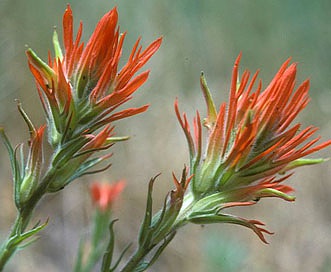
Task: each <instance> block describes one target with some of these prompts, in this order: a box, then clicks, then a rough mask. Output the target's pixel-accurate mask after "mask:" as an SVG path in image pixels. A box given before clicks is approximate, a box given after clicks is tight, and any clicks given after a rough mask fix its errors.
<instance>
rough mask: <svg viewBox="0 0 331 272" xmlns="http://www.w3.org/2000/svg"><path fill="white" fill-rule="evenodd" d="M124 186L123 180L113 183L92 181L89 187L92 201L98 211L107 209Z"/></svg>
mask: <svg viewBox="0 0 331 272" xmlns="http://www.w3.org/2000/svg"><path fill="white" fill-rule="evenodd" d="M124 187H125V181H124V180H120V181H117V182H115V183H113V184H109V183H100V182H94V183H92V185H91V187H90V194H91V198H92V201H93V203H94V204H95V205H96V207H97V208H98V209H99V210H100V211H106V210H109V209H110V208H111V206H112V205H113V203H114V201H115V200H116V199H117V198H118V196H119V195H120V194H121V193H122V191H123V189H124Z"/></svg>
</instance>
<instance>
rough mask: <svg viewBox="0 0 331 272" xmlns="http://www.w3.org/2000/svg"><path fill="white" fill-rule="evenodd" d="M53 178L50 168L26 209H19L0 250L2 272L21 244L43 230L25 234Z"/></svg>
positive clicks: (37, 229) (25, 206)
mask: <svg viewBox="0 0 331 272" xmlns="http://www.w3.org/2000/svg"><path fill="white" fill-rule="evenodd" d="M53 177H54V170H53V169H52V168H50V169H49V170H48V172H47V173H46V174H45V176H44V178H43V180H42V182H41V183H40V184H39V186H38V188H37V189H36V191H35V192H34V193H33V195H32V196H31V198H30V199H29V201H28V202H27V203H26V204H25V205H24V207H22V208H20V209H19V212H18V214H17V217H16V219H15V222H14V224H13V227H12V230H11V232H10V234H9V236H8V238H7V240H6V241H5V242H4V243H3V245H2V246H1V248H0V271H3V269H4V267H5V265H6V263H7V262H8V261H9V259H10V257H11V256H12V255H13V254H14V253H15V251H16V250H17V248H19V246H20V244H21V242H23V241H24V240H25V239H27V238H29V237H31V236H32V235H33V234H35V233H37V232H38V231H39V230H40V229H42V228H43V227H40V226H36V227H34V228H33V229H32V230H31V231H28V232H25V230H26V228H27V226H28V224H29V222H30V220H31V217H32V215H33V212H34V209H35V207H36V205H37V204H38V202H39V201H40V199H41V198H42V197H43V196H44V195H45V194H46V191H47V186H48V184H49V183H50V182H51V181H52V179H53ZM45 225H46V224H45ZM45 225H44V226H45Z"/></svg>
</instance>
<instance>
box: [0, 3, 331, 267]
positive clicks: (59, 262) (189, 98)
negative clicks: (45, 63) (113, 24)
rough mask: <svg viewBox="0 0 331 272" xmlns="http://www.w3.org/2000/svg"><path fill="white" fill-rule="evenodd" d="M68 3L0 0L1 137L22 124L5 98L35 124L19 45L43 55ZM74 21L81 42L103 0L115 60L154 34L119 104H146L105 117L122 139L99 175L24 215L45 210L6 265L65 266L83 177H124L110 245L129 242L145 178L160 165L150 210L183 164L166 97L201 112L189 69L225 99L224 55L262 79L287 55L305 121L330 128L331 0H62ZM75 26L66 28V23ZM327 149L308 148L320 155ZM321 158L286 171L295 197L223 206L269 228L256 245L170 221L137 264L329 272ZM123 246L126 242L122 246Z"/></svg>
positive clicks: (8, 190)
mask: <svg viewBox="0 0 331 272" xmlns="http://www.w3.org/2000/svg"><path fill="white" fill-rule="evenodd" d="M67 2H68V0H48V1H44V0H28V1H27V0H0V124H1V126H4V127H5V129H6V132H7V134H8V136H9V137H10V139H11V141H12V143H15V144H18V143H21V142H24V141H26V139H27V137H28V133H27V129H26V127H25V124H24V122H23V121H22V119H21V117H20V116H19V114H18V112H17V110H16V103H15V102H14V99H16V98H18V99H20V100H21V102H22V104H23V107H24V108H25V110H26V112H27V113H28V114H29V115H30V117H31V119H32V120H33V121H34V123H35V124H38V125H41V124H43V122H44V118H43V113H42V108H41V105H40V102H39V99H38V96H37V92H36V88H35V85H34V81H33V78H32V76H31V74H30V72H29V70H28V67H27V64H26V57H25V53H24V51H25V45H28V46H30V47H32V48H33V49H34V50H35V52H37V54H38V55H39V56H40V57H41V58H43V59H46V58H47V52H48V50H49V49H50V50H52V44H51V38H52V32H53V26H58V32H59V34H60V35H61V33H62V29H61V28H62V22H61V20H62V14H63V12H64V10H65V8H66V4H67ZM69 2H70V4H71V6H72V9H73V13H74V19H75V24H76V27H77V25H78V23H79V21H80V20H82V21H83V24H84V28H83V31H84V32H83V33H84V34H83V40H84V41H87V39H88V37H89V36H90V34H91V33H92V31H93V29H94V27H95V25H96V23H97V21H98V20H99V19H100V18H101V16H102V15H103V14H104V13H106V12H107V11H108V10H110V9H111V8H112V7H113V6H114V5H116V6H117V7H118V11H119V22H120V26H121V30H122V31H128V35H127V39H126V43H125V45H124V49H125V50H126V51H125V52H124V56H123V60H125V59H126V57H127V56H128V54H129V51H130V50H131V48H132V45H133V43H134V42H135V40H136V39H137V38H138V36H140V35H141V36H142V37H143V39H142V43H143V45H144V46H147V45H148V44H149V43H150V42H151V41H152V40H154V39H156V38H157V37H159V36H161V35H162V36H163V37H164V40H163V44H162V47H161V49H160V50H159V52H157V54H156V55H155V56H154V57H153V58H152V60H151V61H150V62H149V63H148V65H147V68H151V69H152V72H151V74H150V79H149V81H148V83H147V84H145V85H144V86H143V88H141V89H140V90H139V91H138V93H137V94H136V95H135V98H134V99H133V100H132V101H130V103H129V104H130V105H129V106H140V105H142V104H145V103H150V104H151V106H150V108H149V111H148V112H146V113H144V114H142V115H140V116H136V117H133V118H131V119H128V120H124V121H121V122H120V123H117V124H116V129H117V135H130V136H131V139H130V141H128V142H125V143H120V144H117V145H116V146H115V147H114V148H113V150H112V151H113V152H114V156H113V157H112V158H111V161H112V163H113V166H112V167H111V169H110V170H108V171H107V172H105V173H103V174H99V175H95V176H90V177H88V178H83V179H80V180H77V181H75V182H74V183H72V184H71V185H70V186H68V187H67V188H66V189H65V190H64V191H62V192H60V193H58V194H55V195H49V196H47V197H46V198H45V199H44V200H43V201H42V202H41V203H40V205H39V206H38V209H37V211H36V214H35V219H34V220H33V222H36V221H38V220H39V219H40V220H46V219H47V218H50V221H49V225H48V226H47V228H46V229H45V230H44V231H42V233H41V235H40V238H39V240H38V241H37V242H36V243H34V244H33V245H31V246H30V247H29V249H28V250H22V251H20V252H18V253H17V254H16V256H15V257H14V258H13V259H12V260H11V261H10V263H9V265H8V267H7V270H6V271H18V272H21V271H22V272H25V271H48V272H59V271H71V270H72V266H73V263H74V260H75V256H76V252H77V248H78V244H79V240H80V238H81V237H82V236H86V235H88V233H89V220H90V218H91V213H92V205H91V201H90V198H89V195H88V188H89V187H88V186H89V184H90V182H91V181H95V180H100V181H109V182H112V181H115V180H118V179H122V178H124V179H126V180H127V185H128V186H127V187H126V189H125V191H124V193H123V195H122V197H121V198H120V199H119V201H118V202H117V203H116V205H115V207H114V209H115V211H114V212H115V216H116V217H117V218H119V219H120V221H119V222H118V223H116V225H115V230H116V233H117V237H116V239H117V245H116V246H117V250H118V252H120V251H121V249H123V248H124V247H125V246H126V244H127V243H129V242H130V241H132V240H134V239H135V237H136V235H137V232H138V230H139V224H140V220H141V219H142V216H143V213H144V207H145V196H146V190H147V183H148V180H149V179H150V177H152V176H154V175H156V174H157V173H159V172H161V173H162V175H161V176H160V177H159V178H158V182H157V183H156V186H155V209H158V207H161V205H162V201H163V198H164V196H165V195H166V192H167V191H168V190H170V189H171V188H172V186H173V185H172V178H171V172H172V171H175V173H177V175H179V174H180V171H181V169H182V167H183V165H184V163H188V151H187V146H186V142H185V139H184V136H183V133H182V131H181V129H180V127H179V125H178V123H177V121H176V118H175V114H174V111H173V102H174V100H175V98H176V97H178V99H179V104H180V109H181V110H182V111H185V112H186V113H187V114H188V115H189V116H191V117H192V119H193V115H194V112H195V110H196V109H200V112H201V114H202V115H204V114H205V112H204V101H203V99H202V95H201V93H200V87H199V75H200V72H201V71H202V70H203V71H204V72H205V74H206V77H207V80H208V83H209V87H210V88H211V89H212V90H213V94H214V98H215V100H216V101H217V102H218V103H221V102H222V101H224V100H225V99H227V96H228V90H229V84H230V75H231V69H232V66H233V62H234V60H235V58H236V57H237V55H238V54H239V52H242V53H243V57H242V61H241V71H243V70H244V69H246V68H247V69H249V70H250V71H252V72H255V70H257V69H261V72H260V78H262V80H263V83H264V85H263V86H266V85H267V83H268V82H269V81H270V79H271V78H272V76H273V75H274V74H275V73H276V71H277V69H278V68H279V66H280V65H281V63H283V61H285V60H286V59H287V58H288V57H290V56H291V57H292V59H293V61H294V62H298V63H299V66H298V78H299V81H302V80H304V79H305V78H310V79H311V92H310V94H311V97H312V101H311V103H310V104H309V106H308V107H307V109H306V110H305V111H304V112H303V113H302V114H301V115H300V117H299V120H298V121H300V122H302V123H303V124H304V125H305V126H307V125H309V124H314V125H316V126H318V127H320V132H319V133H320V134H321V135H322V137H323V139H325V140H326V139H328V138H330V136H331V121H330V119H331V118H330V117H331V107H330V102H331V90H330V86H331V64H330V60H331V50H330V49H331V2H330V1H328V0H320V1H308V0H283V1H272V0H256V1H244V0H241V1H239V0H233V1H219V0H204V1H202V0H199V1H198V0H180V1H156V0H140V1H128V0H127V1H125V0H123V1H120V0H118V1H114V0H95V1H90V0H79V1H78V0H77V1H74V0H72V1H69ZM76 29H77V28H76ZM329 151H330V149H328V150H325V151H322V152H320V153H319V155H318V156H324V157H328V156H330V154H329V153H330V152H329ZM330 173H331V170H330V162H327V163H324V164H322V165H318V166H315V167H307V168H303V169H300V170H298V171H297V173H296V174H295V175H294V177H292V178H291V179H290V180H289V181H288V183H289V184H290V185H292V186H294V188H295V189H296V193H295V194H296V196H297V200H296V201H295V203H287V202H283V201H281V200H272V199H271V200H268V199H266V200H262V201H260V202H259V204H258V205H255V207H249V208H241V209H233V213H235V214H238V215H241V216H243V217H246V218H251V219H253V218H254V219H259V220H262V221H263V222H265V223H266V224H267V228H268V229H269V230H271V231H274V232H275V234H274V235H273V236H269V237H267V239H268V241H269V242H270V244H269V245H265V244H263V243H262V242H261V241H260V240H259V239H258V238H257V237H256V235H255V234H254V233H253V232H252V231H250V230H248V229H245V228H241V227H237V226H230V225H214V226H205V227H204V228H202V227H201V226H194V225H189V226H187V227H185V228H184V229H182V230H181V231H180V232H179V234H178V235H177V237H176V238H175V239H174V241H173V242H172V243H171V244H170V245H169V246H168V248H167V249H166V250H165V252H164V254H163V255H162V256H161V257H160V258H159V260H158V261H157V263H156V264H155V265H154V266H153V267H152V268H151V269H150V270H149V271H158V272H166V271H192V272H200V271H207V272H214V271H215V272H216V271H230V272H231V271H331V246H330V245H331V232H330V229H331V228H330V225H331V213H330V208H329V207H331V197H330V196H331V186H330V185H331V178H330ZM0 174H1V179H0V184H1V189H0V207H1V209H0V240H1V241H2V240H3V239H4V238H5V237H6V236H7V234H8V231H9V228H10V225H11V223H12V222H13V220H14V219H15V214H16V210H15V207H14V205H13V201H12V184H11V173H10V168H9V162H8V157H7V154H6V151H5V148H4V146H3V145H0ZM132 250H133V248H132Z"/></svg>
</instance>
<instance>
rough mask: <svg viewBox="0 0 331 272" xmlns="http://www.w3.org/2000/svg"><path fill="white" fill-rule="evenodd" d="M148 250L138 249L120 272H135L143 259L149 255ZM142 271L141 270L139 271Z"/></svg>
mask: <svg viewBox="0 0 331 272" xmlns="http://www.w3.org/2000/svg"><path fill="white" fill-rule="evenodd" d="M149 251H150V250H149V249H144V248H138V249H137V250H136V252H135V253H134V254H133V255H132V256H131V258H130V260H129V261H128V262H127V264H126V265H125V266H124V267H123V268H122V270H121V272H133V271H136V268H137V267H138V265H139V264H141V261H142V260H143V259H144V257H145V256H146V255H147V254H148V253H149ZM140 271H143V270H140Z"/></svg>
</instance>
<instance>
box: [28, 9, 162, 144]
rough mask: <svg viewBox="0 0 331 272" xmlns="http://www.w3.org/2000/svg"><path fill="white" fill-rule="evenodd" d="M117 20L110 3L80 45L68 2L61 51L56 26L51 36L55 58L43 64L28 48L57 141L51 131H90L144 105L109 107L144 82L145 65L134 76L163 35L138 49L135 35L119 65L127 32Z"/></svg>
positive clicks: (125, 99)
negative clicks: (128, 50) (109, 7)
mask: <svg viewBox="0 0 331 272" xmlns="http://www.w3.org/2000/svg"><path fill="white" fill-rule="evenodd" d="M117 22H118V14H117V9H116V8H114V9H112V10H111V11H109V12H108V13H106V14H105V15H104V16H103V17H102V19H101V20H100V21H99V23H98V24H97V26H96V28H95V30H94V32H93V34H92V36H91V38H90V39H89V41H88V42H87V44H86V46H85V47H84V43H82V42H81V41H80V39H81V36H82V23H80V25H79V28H78V31H77V35H76V37H75V38H74V36H73V15H72V10H71V8H70V6H69V5H68V7H67V9H66V11H65V13H64V16H63V43H64V52H62V49H61V47H60V45H59V41H58V36H57V33H56V32H55V33H54V37H53V42H54V48H55V58H54V59H52V57H51V56H50V54H49V59H48V63H47V64H46V63H44V62H43V61H42V60H41V59H39V58H38V57H37V55H36V54H35V53H34V52H33V51H32V50H31V49H28V50H27V56H28V61H29V67H30V69H31V72H32V74H33V75H34V77H35V79H36V82H37V86H38V89H39V94H40V98H41V101H42V103H43V106H44V109H45V111H46V114H47V118H48V119H49V123H50V124H52V125H53V126H54V127H53V130H52V131H51V133H52V134H54V135H52V136H53V138H52V139H53V142H54V143H55V144H56V143H57V142H58V135H56V133H55V132H54V131H56V132H57V133H59V134H64V133H69V130H68V127H70V133H71V135H78V134H81V133H82V132H84V131H86V132H87V130H88V132H89V133H91V132H93V131H95V130H97V129H99V128H101V127H103V126H104V125H107V124H109V123H110V122H112V121H114V120H118V119H121V118H126V117H129V116H132V115H135V114H138V113H141V112H143V111H145V110H146V109H147V106H146V105H145V106H142V107H139V108H130V109H124V110H121V111H120V112H116V113H113V112H114V111H115V110H116V109H117V108H118V107H119V106H120V105H122V104H123V103H125V102H127V101H128V100H129V99H131V97H132V94H133V93H134V92H135V91H136V90H137V89H138V88H139V87H141V85H143V84H144V83H145V82H146V80H147V78H148V74H149V71H145V72H142V73H141V74H140V75H137V76H136V73H137V72H138V71H139V70H140V69H141V68H142V67H143V66H144V65H145V64H146V62H147V61H148V60H149V59H150V58H151V57H152V56H153V54H154V53H155V52H156V51H157V50H158V49H159V47H160V45H161V41H162V39H161V38H158V39H156V40H155V41H154V42H152V43H151V44H150V45H149V46H148V47H147V48H146V49H145V50H142V47H141V46H140V45H139V42H140V38H139V39H138V40H137V42H136V43H135V45H134V47H133V49H132V52H131V55H130V57H129V59H128V61H127V63H126V64H125V65H124V66H123V68H122V69H119V68H118V65H119V60H120V58H121V55H122V46H123V42H124V38H125V33H123V34H120V32H119V27H118V25H117ZM73 128H77V129H76V130H75V129H73ZM67 136H68V135H66V137H67Z"/></svg>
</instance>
